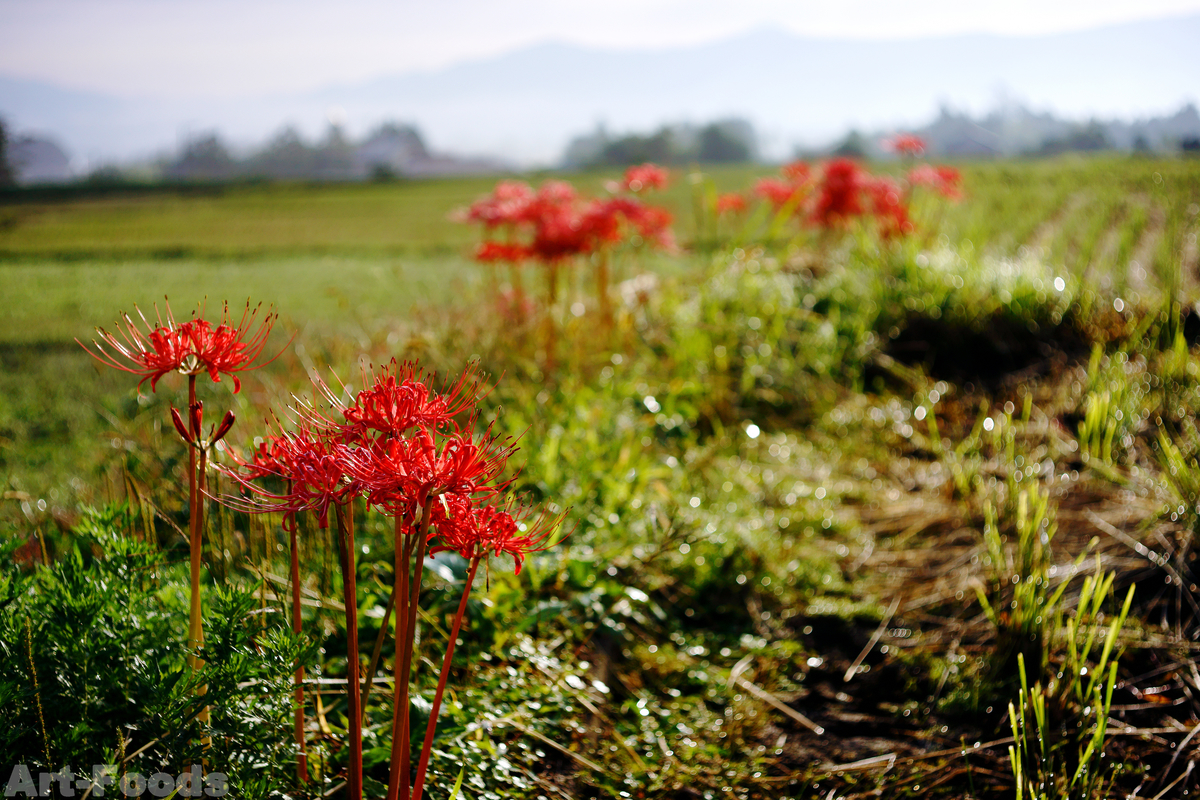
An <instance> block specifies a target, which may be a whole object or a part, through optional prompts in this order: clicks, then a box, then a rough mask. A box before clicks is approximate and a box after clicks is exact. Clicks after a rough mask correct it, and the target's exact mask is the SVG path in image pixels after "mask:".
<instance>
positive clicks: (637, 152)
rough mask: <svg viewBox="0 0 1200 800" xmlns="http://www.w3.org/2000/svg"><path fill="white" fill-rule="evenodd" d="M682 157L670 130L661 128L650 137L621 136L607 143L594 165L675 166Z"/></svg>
mask: <svg viewBox="0 0 1200 800" xmlns="http://www.w3.org/2000/svg"><path fill="white" fill-rule="evenodd" d="M682 156H683V154H682V153H681V152H680V149H679V147H678V146H677V145H676V143H675V136H674V135H673V133H672V131H671V129H670V128H662V129H660V130H659V131H658V132H657V133H654V134H652V135H650V136H623V137H621V138H620V139H615V140H613V141H611V142H609V143H608V144H606V145H605V146H604V149H603V150H601V151H600V157H599V158H598V159H597V163H596V165H597V166H606V167H624V166H628V165H630V164H642V163H645V162H647V161H653V162H655V163H658V164H675V163H678V162H679V161H680V160H682V158H681V157H682Z"/></svg>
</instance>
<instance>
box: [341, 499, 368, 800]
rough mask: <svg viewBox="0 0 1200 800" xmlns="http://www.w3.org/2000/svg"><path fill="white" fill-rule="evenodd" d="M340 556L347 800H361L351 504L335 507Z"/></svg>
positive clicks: (354, 560) (354, 561)
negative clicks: (347, 729) (347, 741)
mask: <svg viewBox="0 0 1200 800" xmlns="http://www.w3.org/2000/svg"><path fill="white" fill-rule="evenodd" d="M336 511H337V526H338V542H339V544H340V545H341V548H340V549H341V555H342V597H343V602H344V603H345V606H346V694H347V696H348V698H349V700H348V705H349V708H348V709H347V713H348V715H349V718H350V765H349V775H348V776H347V783H348V784H349V786H348V788H349V798H350V800H362V755H363V754H362V707H361V698H360V696H359V683H358V591H357V588H356V586H355V565H356V564H357V559H356V558H355V552H354V501H353V500H352V499H351V500H347V501H346V502H345V503H337V504H336Z"/></svg>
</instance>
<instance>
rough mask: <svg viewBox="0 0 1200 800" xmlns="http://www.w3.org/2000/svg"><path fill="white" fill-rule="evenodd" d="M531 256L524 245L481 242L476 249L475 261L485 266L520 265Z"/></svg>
mask: <svg viewBox="0 0 1200 800" xmlns="http://www.w3.org/2000/svg"><path fill="white" fill-rule="evenodd" d="M529 256H530V253H529V250H528V248H526V247H525V246H524V245H520V244H511V243H507V242H480V243H479V245H478V246H476V248H475V260H476V261H479V262H482V263H484V264H495V263H499V262H504V263H508V264H520V263H521V262H522V261H525V260H526V259H528V258H529Z"/></svg>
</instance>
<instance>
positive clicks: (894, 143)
mask: <svg viewBox="0 0 1200 800" xmlns="http://www.w3.org/2000/svg"><path fill="white" fill-rule="evenodd" d="M886 144H887V147H888V149H890V150H891V151H892V152H894V153H898V154H899V155H902V156H912V157H916V156H920V155H923V154H924V153H925V140H924V139H922V138H921V137H920V136H917V135H916V134H913V133H898V134H896V135H895V136H893V137H892V138H891V139H888V140H887V142H886Z"/></svg>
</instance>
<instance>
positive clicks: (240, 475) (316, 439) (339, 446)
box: [221, 426, 360, 528]
mask: <svg viewBox="0 0 1200 800" xmlns="http://www.w3.org/2000/svg"><path fill="white" fill-rule="evenodd" d="M260 449H261V448H260ZM268 450H269V452H268V453H267V454H266V455H265V456H264V457H263V458H262V459H261V460H259V459H258V458H257V454H256V458H255V460H254V461H252V462H251V463H250V466H249V468H248V469H246V470H244V471H242V470H234V469H222V471H223V472H224V473H225V474H227V475H229V476H230V477H231V478H233V479H234V480H236V481H237V482H238V483H239V484H240V485H241V486H242V487H243V488H245V489H247V490H248V491H249V492H250V493H251V495H252V497H250V498H248V499H247V498H241V497H230V496H226V497H223V498H221V500H222V502H224V503H226V504H227V505H229V506H231V507H232V508H236V509H238V510H241V511H246V512H248V513H263V512H272V511H281V512H283V513H284V514H285V515H286V516H294V515H295V514H297V513H299V512H301V511H312V512H314V513H315V514H316V515H317V521H318V524H319V525H320V527H322V528H327V527H329V509H330V507H331V506H333V505H335V504H337V503H341V502H343V501H345V500H346V498H348V497H352V496H353V495H355V494H357V493H358V491H359V489H360V487H359V485H358V484H357V483H356V482H355V481H353V480H352V479H351V478H350V477H349V476H350V474H351V473H353V472H355V470H354V469H353V466H352V465H353V463H354V461H355V457H356V454H357V450H356V449H355V448H351V447H348V446H347V445H345V444H343V443H341V442H339V441H337V439H336V437H335V436H333V435H331V434H330V433H328V432H323V431H316V430H314V429H313V428H311V427H308V426H301V427H300V428H299V429H298V430H296V431H294V432H290V433H282V434H278V435H276V436H274V437H272V439H271V442H270V445H269V448H268ZM268 476H274V477H278V478H282V479H284V480H286V481H287V487H288V488H287V490H286V491H284V492H278V493H277V492H272V491H269V490H268V489H266V488H264V487H263V486H260V485H259V484H257V483H255V482H254V479H255V478H262V477H268Z"/></svg>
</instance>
